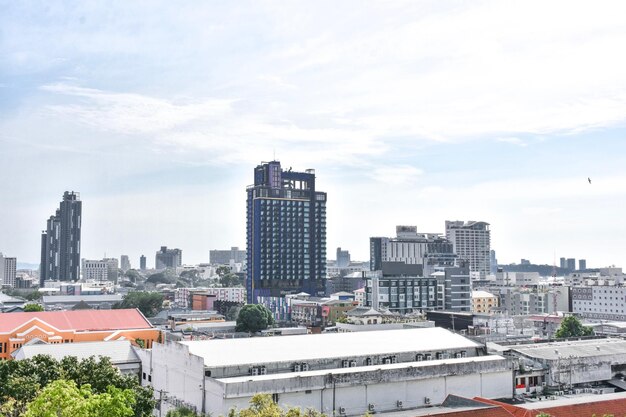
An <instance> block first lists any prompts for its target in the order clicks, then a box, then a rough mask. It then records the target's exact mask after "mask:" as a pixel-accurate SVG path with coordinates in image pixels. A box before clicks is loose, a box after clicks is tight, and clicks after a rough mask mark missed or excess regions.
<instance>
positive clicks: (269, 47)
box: [0, 2, 626, 267]
mask: <svg viewBox="0 0 626 417" xmlns="http://www.w3.org/2000/svg"><path fill="white" fill-rule="evenodd" d="M537 7H538V5H537V4H536V3H535V4H533V3H524V4H516V5H515V6H512V5H504V4H487V3H481V2H477V3H471V4H464V5H461V6H459V5H458V4H453V3H446V2H434V3H425V2H419V3H414V2H409V3H396V4H393V5H390V4H384V5H383V4H377V3H369V4H365V3H360V2H359V3H350V2H346V3H342V4H338V5H337V4H334V3H333V4H331V3H323V2H322V3H316V4H302V3H301V4H299V5H295V4H287V5H285V4H281V5H280V6H277V5H275V4H268V3H264V4H259V3H248V4H247V5H246V7H241V8H236V7H231V6H229V5H215V4H211V5H205V6H204V7H202V6H198V5H193V6H181V5H171V4H168V3H162V4H160V5H158V6H156V5H150V6H148V5H146V4H144V3H134V4H130V5H127V4H124V5H123V7H122V6H121V5H119V4H118V5H115V4H114V5H104V4H100V5H98V4H90V5H77V6H70V5H67V4H66V5H64V4H63V3H59V4H56V5H55V6H50V7H48V8H39V7H34V6H32V5H31V4H29V3H15V4H7V5H6V6H5V7H4V8H3V9H4V10H5V13H3V14H2V16H0V25H2V27H3V37H2V41H1V42H0V56H2V58H0V110H1V111H0V132H1V133H0V146H2V149H3V152H2V153H1V154H0V175H1V176H2V178H3V179H4V180H5V181H3V183H2V184H0V192H2V195H3V196H6V197H7V198H5V199H3V202H2V204H0V251H2V252H3V253H5V254H7V255H10V256H15V257H17V259H18V262H20V263H38V260H39V247H40V232H41V230H42V228H43V226H42V219H45V218H47V217H49V216H50V208H51V207H53V206H54V204H55V203H56V202H57V200H58V196H59V195H61V194H62V193H63V192H64V191H66V190H76V191H77V192H80V193H81V200H82V201H83V204H84V208H85V211H84V213H85V215H84V217H83V219H82V241H81V256H82V257H83V258H86V259H99V258H100V257H102V256H103V254H104V253H107V255H108V256H115V257H119V256H120V255H121V254H126V255H128V256H129V257H130V261H131V264H132V265H138V264H139V263H138V260H139V256H140V255H141V254H147V255H149V257H150V258H151V254H153V253H154V252H155V251H157V250H158V249H159V248H160V247H161V246H168V247H172V248H180V249H182V250H183V251H184V252H185V262H186V263H200V262H207V261H208V259H209V251H210V250H211V249H227V248H230V247H232V246H238V247H240V248H244V247H245V228H246V226H245V222H243V221H242V219H244V218H245V211H246V207H245V199H246V196H245V192H244V191H242V190H243V189H245V186H247V185H249V184H250V183H251V181H250V172H251V167H253V166H255V165H256V164H257V163H258V162H259V161H260V160H266V161H269V160H272V159H274V158H275V159H278V160H280V161H281V162H283V164H284V165H285V166H286V167H289V166H293V168H294V170H297V171H304V170H305V169H308V168H314V169H315V170H316V175H317V181H318V182H319V183H320V184H324V188H323V189H324V191H326V192H327V193H328V195H329V203H328V207H327V217H328V225H327V250H328V251H329V252H328V253H329V254H331V256H329V258H332V252H333V251H334V249H335V248H337V247H342V248H344V249H347V250H349V251H350V253H351V255H352V259H354V260H363V261H367V260H368V258H369V254H368V250H369V237H371V236H387V235H390V234H392V232H393V230H394V228H395V226H396V225H416V226H417V229H418V230H419V231H422V232H430V233H444V232H445V230H444V222H445V221H446V220H466V221H467V220H475V221H485V222H488V223H489V224H490V225H491V231H492V232H491V233H492V236H491V239H492V242H491V247H492V248H493V249H495V250H496V251H497V256H498V260H499V261H500V263H511V262H519V261H520V258H522V257H523V258H526V259H529V260H530V261H531V262H533V263H544V264H552V263H553V262H554V259H555V258H556V260H557V261H558V258H560V257H567V258H576V259H580V258H584V259H586V260H587V265H588V266H589V267H598V266H606V265H610V264H615V265H618V266H623V265H625V264H626V262H624V261H625V260H626V257H625V256H624V255H623V253H622V251H621V250H620V248H621V247H622V246H623V239H621V236H622V235H623V234H624V233H626V224H624V222H622V221H621V212H620V209H619V207H621V206H624V205H625V204H626V192H625V191H624V190H623V187H621V185H622V184H623V183H624V182H625V181H626V168H624V167H626V164H625V163H624V162H626V161H625V159H626V156H625V155H626V141H624V140H623V137H622V136H623V133H624V121H625V118H626V116H625V115H626V58H624V57H623V56H622V54H619V52H618V51H619V50H620V46H621V45H622V44H623V40H624V39H626V28H624V25H623V23H622V21H621V20H622V19H621V16H622V15H623V14H624V13H623V12H624V11H626V10H624V7H625V5H623V4H621V3H604V4H602V5H593V6H591V5H585V4H584V3H572V2H555V3H551V4H549V5H545V4H542V5H541V7H542V13H541V14H538V13H537ZM564 11H566V12H567V13H564ZM494 16H498V19H495V18H494ZM530 27H532V28H533V30H532V31H531V30H530ZM581 39H584V42H582V41H581ZM42 175H43V176H44V177H45V180H42ZM587 178H591V180H592V182H591V183H589V182H588V181H587ZM381 214H382V215H381ZM150 263H151V262H150ZM149 266H150V265H149Z"/></svg>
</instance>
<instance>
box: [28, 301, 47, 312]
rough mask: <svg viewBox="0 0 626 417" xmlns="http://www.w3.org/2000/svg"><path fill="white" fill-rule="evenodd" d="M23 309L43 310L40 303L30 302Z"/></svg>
mask: <svg viewBox="0 0 626 417" xmlns="http://www.w3.org/2000/svg"><path fill="white" fill-rule="evenodd" d="M24 311H25V312H27V313H29V312H32V311H43V306H42V305H41V304H36V303H30V304H26V305H25V306H24Z"/></svg>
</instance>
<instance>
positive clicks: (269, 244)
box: [246, 161, 326, 303]
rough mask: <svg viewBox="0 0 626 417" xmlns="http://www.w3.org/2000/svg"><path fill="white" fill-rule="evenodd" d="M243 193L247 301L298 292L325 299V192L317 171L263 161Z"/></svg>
mask: <svg viewBox="0 0 626 417" xmlns="http://www.w3.org/2000/svg"><path fill="white" fill-rule="evenodd" d="M246 191H247V194H248V198H247V233H246V243H247V250H246V257H247V265H248V267H247V280H246V286H247V290H248V302H249V303H257V302H259V298H260V297H263V298H266V297H281V296H283V295H286V294H291V293H298V292H302V291H304V292H306V293H308V294H310V295H314V296H318V295H323V294H324V280H325V278H326V193H324V192H320V191H317V190H316V188H315V170H312V169H307V170H306V171H305V172H293V171H292V170H291V168H289V169H288V170H283V169H282V168H281V166H280V162H278V161H272V162H264V163H262V164H261V165H259V166H257V167H256V168H255V169H254V185H251V186H248V188H247V190H246Z"/></svg>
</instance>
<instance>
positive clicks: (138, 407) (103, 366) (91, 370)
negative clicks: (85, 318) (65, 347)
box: [0, 355, 156, 417]
mask: <svg viewBox="0 0 626 417" xmlns="http://www.w3.org/2000/svg"><path fill="white" fill-rule="evenodd" d="M60 379H64V380H68V381H73V382H74V383H75V384H76V385H77V386H78V387H82V386H84V385H89V386H90V390H91V391H92V392H93V393H95V394H103V393H106V392H108V390H109V387H110V386H113V387H115V388H117V389H120V390H130V391H131V392H132V393H133V396H134V402H133V405H132V408H133V413H134V414H133V415H134V416H135V417H148V416H151V415H152V410H153V409H154V405H155V403H156V402H155V400H154V398H153V391H152V388H150V387H142V386H141V385H140V383H139V381H138V379H137V378H136V377H133V376H129V375H122V374H121V373H120V372H119V371H118V369H117V368H115V367H114V366H113V365H111V361H110V360H109V359H108V358H98V359H96V358H94V357H91V358H88V359H84V360H78V359H77V358H76V357H74V356H67V357H65V358H64V359H62V360H61V361H57V360H56V359H53V358H52V357H50V356H45V355H38V356H35V357H34V358H32V359H25V360H19V361H0V404H9V405H7V406H5V407H4V408H5V409H2V408H0V410H1V411H0V416H1V417H17V416H22V415H23V413H24V412H25V409H26V405H27V404H28V403H29V402H31V401H32V400H33V399H34V398H35V397H36V396H37V395H39V393H40V392H41V390H42V389H44V388H45V387H47V386H49V385H50V384H51V383H52V382H54V381H57V380H60ZM9 406H10V409H11V410H12V411H11V410H9V411H11V412H9V411H7V410H6V408H8V407H9ZM3 413H4V414H3ZM94 415H99V414H94ZM103 415H108V414H103Z"/></svg>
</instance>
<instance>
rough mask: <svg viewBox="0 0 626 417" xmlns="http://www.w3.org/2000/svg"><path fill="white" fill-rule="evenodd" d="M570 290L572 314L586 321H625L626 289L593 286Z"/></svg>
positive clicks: (615, 286) (611, 286)
mask: <svg viewBox="0 0 626 417" xmlns="http://www.w3.org/2000/svg"><path fill="white" fill-rule="evenodd" d="M570 290H571V303H572V306H571V311H572V313H575V314H577V315H579V316H581V317H584V318H588V319H598V320H614V321H626V303H625V302H624V300H625V299H626V287H623V286H621V285H593V286H587V287H571V289H570Z"/></svg>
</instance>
